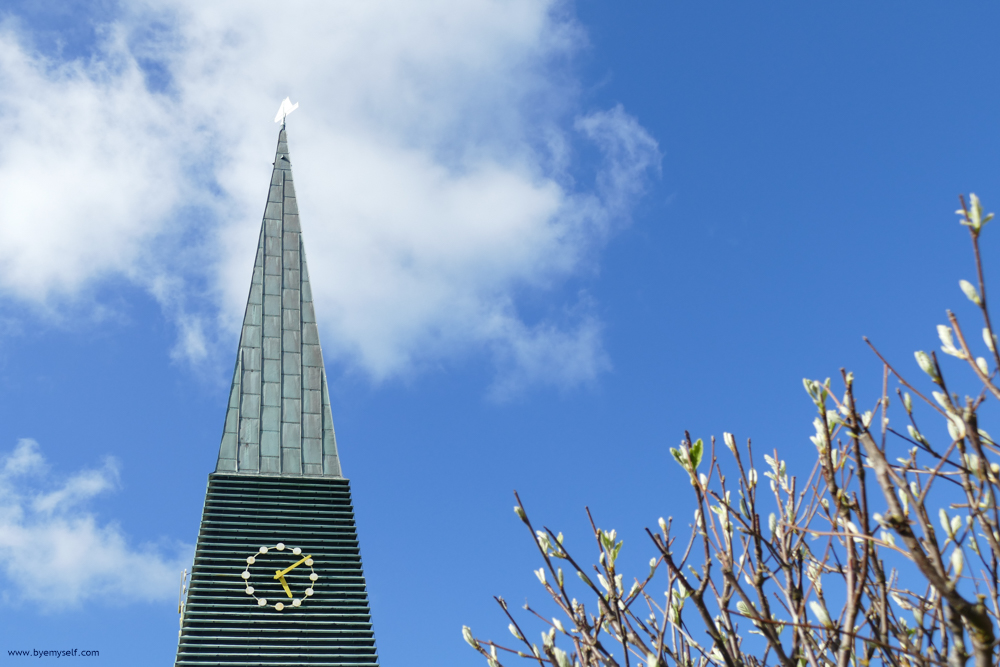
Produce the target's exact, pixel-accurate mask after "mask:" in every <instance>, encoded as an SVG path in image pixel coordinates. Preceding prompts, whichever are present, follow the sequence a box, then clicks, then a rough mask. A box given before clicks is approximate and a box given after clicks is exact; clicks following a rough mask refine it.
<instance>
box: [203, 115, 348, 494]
mask: <svg viewBox="0 0 1000 667" xmlns="http://www.w3.org/2000/svg"><path fill="white" fill-rule="evenodd" d="M215 470H216V472H235V473H240V474H261V475H276V474H280V475H310V476H311V475H323V476H328V477H340V476H341V473H340V460H339V459H338V457H337V442H336V438H335V437H334V433H333V419H332V417H331V413H330V398H329V393H328V391H327V385H326V371H325V370H324V367H323V353H322V351H321V350H320V345H319V333H318V330H317V328H316V313H315V311H314V309H313V302H312V290H311V289H310V286H309V271H308V269H307V268H306V255H305V250H304V249H303V246H302V229H301V227H300V226H299V209H298V204H297V202H296V199H295V185H294V182H293V180H292V164H291V160H290V158H289V155H288V139H287V135H286V134H285V127H284V125H282V128H281V133H280V134H279V135H278V149H277V151H276V152H275V155H274V170H273V171H272V173H271V188H270V192H269V194H268V198H267V206H266V208H265V209H264V221H263V223H262V224H261V229H260V241H259V242H258V245H257V259H256V261H255V262H254V268H253V280H252V282H251V284H250V297H249V299H248V300H247V308H246V313H245V315H244V316H243V331H242V333H241V335H240V348H239V352H238V353H237V355H236V369H235V371H234V373H233V386H232V389H231V391H230V393H229V409H228V411H227V413H226V424H225V429H224V432H223V435H222V445H221V446H220V448H219V461H218V464H217V465H216V468H215Z"/></svg>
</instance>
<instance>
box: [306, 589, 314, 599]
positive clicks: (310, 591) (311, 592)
mask: <svg viewBox="0 0 1000 667" xmlns="http://www.w3.org/2000/svg"><path fill="white" fill-rule="evenodd" d="M312 594H313V589H311V588H307V589H306V596H307V597H308V596H310V595H312Z"/></svg>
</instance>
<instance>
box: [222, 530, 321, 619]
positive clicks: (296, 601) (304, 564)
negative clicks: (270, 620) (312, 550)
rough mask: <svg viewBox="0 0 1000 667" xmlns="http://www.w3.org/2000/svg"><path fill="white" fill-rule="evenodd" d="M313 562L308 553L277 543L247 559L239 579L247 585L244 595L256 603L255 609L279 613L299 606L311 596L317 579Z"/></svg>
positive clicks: (261, 549)
mask: <svg viewBox="0 0 1000 667" xmlns="http://www.w3.org/2000/svg"><path fill="white" fill-rule="evenodd" d="M313 562H314V561H313V557H312V555H311V554H304V553H302V549H300V548H298V547H295V548H291V547H287V546H285V544H284V543H283V542H278V543H277V544H276V545H274V546H273V547H267V546H264V547H261V548H260V549H258V550H257V551H256V552H254V553H253V555H251V556H247V566H246V569H245V570H243V573H242V574H241V575H240V576H241V577H242V578H243V581H244V582H246V594H247V595H249V596H251V597H253V599H254V600H256V601H257V606H258V607H261V608H264V607H271V608H273V609H275V610H276V611H282V610H284V609H285V608H287V607H293V608H295V607H300V606H302V603H304V602H305V601H306V600H308V599H309V598H310V597H312V595H313V593H314V592H315V590H314V589H315V587H316V581H317V580H318V579H319V576H318V575H317V574H316V572H315V570H313Z"/></svg>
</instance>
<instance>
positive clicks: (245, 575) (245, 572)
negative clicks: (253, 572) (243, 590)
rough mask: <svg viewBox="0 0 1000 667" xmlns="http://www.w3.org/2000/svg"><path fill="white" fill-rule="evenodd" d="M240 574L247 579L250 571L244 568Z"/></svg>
mask: <svg viewBox="0 0 1000 667" xmlns="http://www.w3.org/2000/svg"><path fill="white" fill-rule="evenodd" d="M240 576H241V577H243V578H244V579H249V578H250V573H249V572H247V571H246V570H243V574H241V575H240Z"/></svg>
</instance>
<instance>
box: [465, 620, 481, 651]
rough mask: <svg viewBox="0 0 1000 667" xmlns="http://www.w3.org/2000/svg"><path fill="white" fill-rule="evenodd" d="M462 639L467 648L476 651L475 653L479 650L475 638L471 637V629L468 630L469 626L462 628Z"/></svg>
mask: <svg viewBox="0 0 1000 667" xmlns="http://www.w3.org/2000/svg"><path fill="white" fill-rule="evenodd" d="M462 637H464V638H465V641H466V643H467V644H468V645H469V646H471V647H472V648H474V649H476V650H477V651H478V650H479V642H477V641H476V638H475V637H473V636H472V629H471V628H469V626H467V625H463V626H462Z"/></svg>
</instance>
